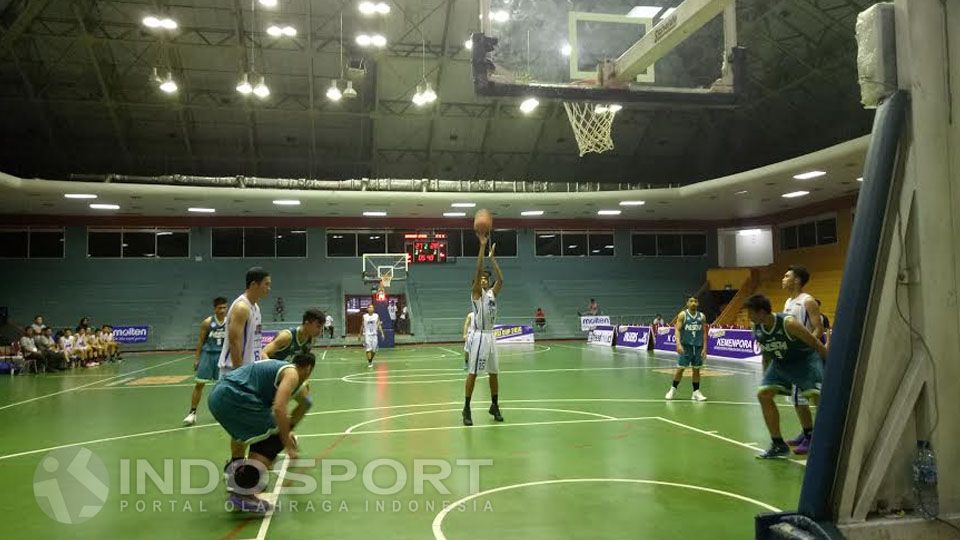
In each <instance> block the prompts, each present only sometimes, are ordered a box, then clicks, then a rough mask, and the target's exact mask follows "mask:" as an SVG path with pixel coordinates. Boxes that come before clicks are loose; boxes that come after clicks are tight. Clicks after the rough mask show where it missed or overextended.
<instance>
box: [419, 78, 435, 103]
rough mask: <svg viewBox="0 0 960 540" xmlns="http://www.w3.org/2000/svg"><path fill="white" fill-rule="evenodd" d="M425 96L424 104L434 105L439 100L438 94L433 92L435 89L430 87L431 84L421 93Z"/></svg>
mask: <svg viewBox="0 0 960 540" xmlns="http://www.w3.org/2000/svg"><path fill="white" fill-rule="evenodd" d="M421 95H422V96H423V102H424V103H426V104H430V103H433V102H434V101H436V100H437V93H436V92H434V91H433V88H431V87H430V83H427V84H426V85H425V87H424V89H423V92H422V93H421Z"/></svg>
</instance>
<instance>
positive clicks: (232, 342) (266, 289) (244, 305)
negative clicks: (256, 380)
mask: <svg viewBox="0 0 960 540" xmlns="http://www.w3.org/2000/svg"><path fill="white" fill-rule="evenodd" d="M244 283H246V290H245V291H243V294H241V295H240V296H239V297H237V299H236V300H234V301H233V304H231V305H230V309H228V310H227V316H226V318H225V319H224V325H225V326H226V327H227V340H226V342H225V343H224V344H223V350H222V351H220V359H219V361H218V362H217V366H218V367H219V370H220V376H219V378H220V379H223V377H225V376H226V375H228V374H229V373H230V372H231V371H233V370H235V369H237V368H239V367H240V366H245V365H247V364H252V363H254V362H259V361H260V349H261V347H262V344H261V343H260V335H261V334H262V332H263V328H262V324H263V323H262V319H261V318H260V305H259V304H258V302H260V300H263V299H264V298H266V297H267V295H268V294H270V285H271V279H270V273H269V272H267V271H266V270H264V269H263V268H260V267H259V266H254V267H253V268H250V269H249V270H247V275H246V280H245V281H244ZM230 455H231V456H233V457H234V458H236V459H243V458H244V457H245V456H246V455H247V448H246V445H245V444H244V443H242V442H240V441H230Z"/></svg>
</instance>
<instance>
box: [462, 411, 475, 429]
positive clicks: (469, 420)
mask: <svg viewBox="0 0 960 540" xmlns="http://www.w3.org/2000/svg"><path fill="white" fill-rule="evenodd" d="M463 425H465V426H472V425H473V416H472V415H471V414H470V409H464V410H463Z"/></svg>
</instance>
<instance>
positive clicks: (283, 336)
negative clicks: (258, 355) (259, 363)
mask: <svg viewBox="0 0 960 540" xmlns="http://www.w3.org/2000/svg"><path fill="white" fill-rule="evenodd" d="M291 341H293V334H292V333H291V332H290V330H281V331H280V333H279V334H277V337H275V338H273V341H271V342H270V343H267V346H266V347H264V349H263V358H273V355H274V353H276V352H279V351H282V350H284V349H286V348H287V345H290V342H291Z"/></svg>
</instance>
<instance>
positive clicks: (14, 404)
mask: <svg viewBox="0 0 960 540" xmlns="http://www.w3.org/2000/svg"><path fill="white" fill-rule="evenodd" d="M187 358H190V355H186V356H181V357H179V358H174V359H173V360H169V361H167V362H163V363H160V364H157V365H155V366H148V367H145V368H142V369H138V370H136V371H128V372H127V373H121V374H119V375H116V376H113V377H107V378H106V379H101V380H98V381H93V382H92V383H87V384H82V385H80V386H74V387H73V388H67V389H66V390H61V391H59V392H53V393H52V394H44V395H42V396H37V397H33V398H30V399H25V400H23V401H17V402H14V403H8V404H6V405H3V406H0V411H2V410H5V409H10V408H12V407H17V406H19V405H26V404H27V403H33V402H34V401H39V400H41V399H46V398H50V397H54V396H59V395H61V394H67V393H70V392H75V391H77V390H83V389H84V388H87V387H90V386H93V385H95V384H100V383H103V382H107V381H112V380H114V379H120V378H122V377H126V376H128V375H132V374H134V373H142V372H144V371H149V370H151V369H157V368H159V367H163V366H167V365H170V364H172V363H174V362H179V361H181V360H186V359H187Z"/></svg>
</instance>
